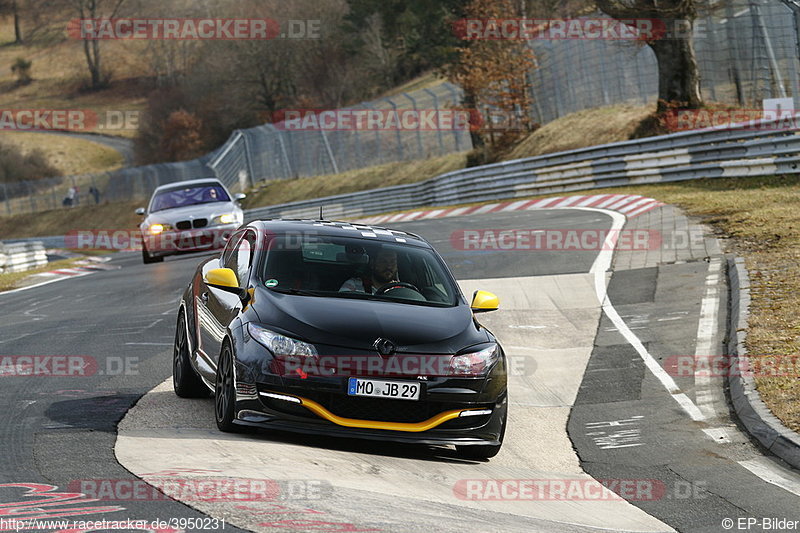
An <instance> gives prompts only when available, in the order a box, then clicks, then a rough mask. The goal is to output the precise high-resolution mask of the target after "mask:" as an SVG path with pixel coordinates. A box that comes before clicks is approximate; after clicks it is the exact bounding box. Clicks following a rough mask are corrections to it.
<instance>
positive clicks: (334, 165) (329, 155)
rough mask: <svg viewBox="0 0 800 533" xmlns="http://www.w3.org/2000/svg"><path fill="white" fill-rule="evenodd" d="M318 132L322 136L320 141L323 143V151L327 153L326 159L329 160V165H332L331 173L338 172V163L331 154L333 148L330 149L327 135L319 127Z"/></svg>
mask: <svg viewBox="0 0 800 533" xmlns="http://www.w3.org/2000/svg"><path fill="white" fill-rule="evenodd" d="M319 133H320V135H321V136H322V142H323V144H325V151H326V152H327V153H328V159H329V160H330V162H331V166H332V167H333V173H334V174H338V173H339V165H337V164H336V158H335V157H334V156H333V150H331V144H330V143H329V142H328V136H327V135H325V130H324V129H323V128H320V129H319Z"/></svg>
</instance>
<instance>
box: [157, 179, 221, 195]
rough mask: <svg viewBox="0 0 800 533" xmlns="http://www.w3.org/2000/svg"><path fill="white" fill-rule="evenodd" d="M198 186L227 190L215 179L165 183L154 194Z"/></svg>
mask: <svg viewBox="0 0 800 533" xmlns="http://www.w3.org/2000/svg"><path fill="white" fill-rule="evenodd" d="M197 185H218V186H220V187H223V188H225V186H224V185H223V184H222V182H221V181H219V180H215V179H214V178H204V179H198V180H185V181H173V182H172V183H165V184H164V185H159V186H158V187H156V190H155V191H153V192H156V191H160V190H163V189H173V188H179V187H195V186H197Z"/></svg>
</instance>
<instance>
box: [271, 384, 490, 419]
mask: <svg viewBox="0 0 800 533" xmlns="http://www.w3.org/2000/svg"><path fill="white" fill-rule="evenodd" d="M259 389H260V390H268V389H270V388H269V387H265V386H264V385H260V386H259ZM286 393H288V394H297V395H299V396H304V397H305V398H308V399H309V400H313V401H315V402H317V403H319V404H320V405H322V406H323V407H324V408H325V409H327V410H328V411H330V412H331V413H333V414H335V415H336V416H340V417H343V418H355V419H357V420H373V421H377V422H407V423H411V424H413V423H416V422H424V421H425V420H428V419H429V418H433V417H434V416H436V415H438V414H439V413H443V412H445V411H452V410H455V409H464V408H465V406H464V404H462V403H453V402H430V401H425V400H419V401H415V400H391V399H385V398H368V397H364V396H349V395H347V394H340V393H333V392H324V391H311V390H305V391H303V392H300V391H286ZM260 399H261V401H262V402H263V403H264V405H266V406H267V407H269V408H270V409H273V410H275V411H278V412H283V413H286V414H291V415H294V416H302V417H304V418H306V417H307V418H316V419H319V417H318V416H317V415H315V414H314V413H312V412H311V411H309V410H308V409H306V408H305V407H303V406H300V405H297V404H292V403H289V402H285V401H282V400H274V399H272V398H267V397H265V396H261V397H260ZM470 408H474V409H492V408H494V404H491V403H488V404H473V405H471V406H470ZM489 418H490V415H484V416H470V417H464V418H456V419H454V420H450V421H448V422H445V423H444V424H442V425H441V426H440V427H441V428H442V429H463V428H468V427H478V426H482V425H483V424H485V423H486V422H487V421H488V420H489Z"/></svg>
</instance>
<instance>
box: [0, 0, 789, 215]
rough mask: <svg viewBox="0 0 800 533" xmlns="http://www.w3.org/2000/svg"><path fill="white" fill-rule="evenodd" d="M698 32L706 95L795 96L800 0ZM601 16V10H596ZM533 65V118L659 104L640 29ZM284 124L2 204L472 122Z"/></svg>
mask: <svg viewBox="0 0 800 533" xmlns="http://www.w3.org/2000/svg"><path fill="white" fill-rule="evenodd" d="M697 7H698V17H697V19H696V21H695V25H694V33H693V43H694V48H695V52H696V57H697V62H698V66H699V69H700V74H701V90H702V93H703V97H704V98H705V99H706V100H707V101H709V102H719V103H724V104H727V105H732V106H737V107H743V108H746V109H758V108H760V107H761V102H762V100H764V99H766V98H777V97H789V98H794V97H795V96H796V93H797V91H798V90H800V79H799V77H800V74H799V72H800V64H799V63H798V61H799V59H798V53H799V51H800V44H798V28H799V27H800V0H699V1H698V2H697ZM594 18H596V16H595V17H594ZM529 45H530V46H531V47H532V49H533V50H534V53H535V56H536V68H534V69H532V70H531V72H530V74H529V83H530V87H531V93H532V101H533V106H532V108H531V115H532V118H533V120H534V121H535V122H538V123H540V124H544V123H547V122H550V121H552V120H554V119H556V118H558V117H561V116H564V115H566V114H569V113H572V112H575V111H580V110H583V109H587V108H594V107H599V106H607V105H612V104H620V103H630V104H636V105H646V104H654V103H655V101H656V98H657V94H658V68H657V63H656V59H655V55H654V53H653V51H652V49H651V48H650V47H648V46H647V45H646V44H644V43H643V42H641V41H636V40H608V39H606V40H603V39H594V40H589V39H583V40H582V39H567V40H546V39H536V40H531V41H529ZM461 100H462V91H461V90H460V88H458V87H456V86H454V85H452V84H450V83H446V82H444V83H440V84H437V85H435V86H432V87H429V88H424V89H420V90H416V91H413V92H406V93H400V94H397V95H394V96H391V97H389V98H383V99H380V100H374V101H371V102H365V103H362V104H360V105H357V106H354V107H352V108H351V109H352V110H378V111H398V110H437V111H438V110H449V109H452V108H454V107H458V106H459V105H460V103H461ZM283 126H284V125H283V124H281V123H275V124H265V125H263V126H259V127H256V128H251V129H246V130H237V131H235V132H234V133H233V134H232V135H231V137H230V138H229V139H228V141H227V142H226V143H225V144H224V145H223V146H221V147H219V148H218V149H216V150H214V151H213V152H212V153H210V154H207V155H205V156H203V157H201V158H199V159H195V160H192V161H185V162H180V163H165V164H158V165H149V166H143V167H134V168H127V169H123V170H119V171H116V172H111V173H105V174H96V175H90V176H70V177H65V178H52V179H47V180H37V181H35V182H14V183H5V184H0V214H3V213H4V214H9V215H10V214H15V213H22V212H35V211H40V210H44V209H53V208H57V207H63V206H65V205H67V204H66V203H65V200H66V199H67V198H68V197H69V195H70V194H72V193H70V188H75V189H77V192H76V193H75V194H76V195H77V201H73V202H72V205H75V204H76V202H77V203H78V205H84V204H85V202H87V201H88V202H90V203H91V202H92V201H94V200H95V197H94V195H89V194H88V190H89V188H90V187H92V188H93V189H94V190H96V191H98V193H99V194H98V199H99V201H101V202H102V201H106V200H107V201H132V200H134V199H142V200H144V199H146V198H147V197H148V196H149V195H150V193H151V192H152V190H153V189H155V187H157V186H159V185H162V184H164V183H170V182H175V181H180V180H184V179H196V178H206V177H216V178H218V179H220V180H221V181H223V182H224V183H225V184H226V185H227V186H228V187H229V188H231V189H232V190H234V191H240V190H244V189H246V188H248V187H251V186H253V185H255V184H258V183H260V182H263V181H268V180H282V179H290V178H296V177H306V176H320V175H325V174H333V173H340V172H346V171H349V170H354V169H358V168H364V167H369V166H373V165H379V164H383V163H390V162H399V161H410V160H416V159H423V158H427V157H432V156H437V155H444V154H447V153H451V152H458V151H463V150H469V149H470V148H471V142H470V137H469V132H468V131H466V130H465V129H457V128H454V129H452V130H450V131H447V130H445V129H442V128H438V129H424V128H418V129H416V130H414V129H406V128H402V129H400V128H398V129H394V130H390V129H384V130H380V129H376V130H369V129H366V130H365V129H358V128H354V129H333V130H330V131H327V130H325V129H312V130H307V131H293V130H291V129H288V128H285V127H283Z"/></svg>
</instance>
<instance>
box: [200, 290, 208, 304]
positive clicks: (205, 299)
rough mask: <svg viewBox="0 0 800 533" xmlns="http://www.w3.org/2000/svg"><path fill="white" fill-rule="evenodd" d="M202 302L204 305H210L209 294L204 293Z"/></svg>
mask: <svg viewBox="0 0 800 533" xmlns="http://www.w3.org/2000/svg"><path fill="white" fill-rule="evenodd" d="M200 300H201V301H202V302H203V303H204V304H207V303H208V293H207V292H204V293H203V294H201V295H200Z"/></svg>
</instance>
